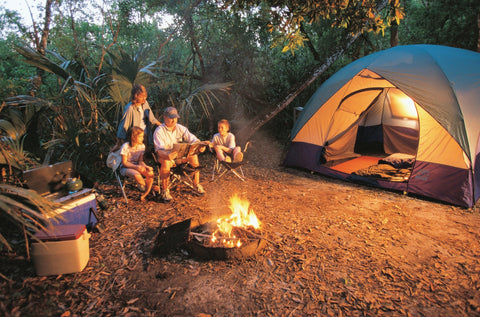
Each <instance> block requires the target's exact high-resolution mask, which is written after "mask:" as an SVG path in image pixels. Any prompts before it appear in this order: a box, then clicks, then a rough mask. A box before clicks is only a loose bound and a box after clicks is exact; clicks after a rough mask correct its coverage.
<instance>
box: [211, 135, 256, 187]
mask: <svg viewBox="0 0 480 317" xmlns="http://www.w3.org/2000/svg"><path fill="white" fill-rule="evenodd" d="M249 144H250V142H247V144H245V148H244V149H243V151H242V153H245V152H246V151H247V148H248V146H249ZM213 154H214V155H215V152H213ZM245 163H247V162H246V161H241V162H225V161H219V160H218V159H217V157H216V156H215V164H214V165H213V171H212V179H211V181H212V182H213V181H214V180H215V175H216V179H219V178H220V177H222V176H223V175H225V174H226V173H228V172H231V173H232V174H234V175H235V176H237V177H238V178H239V179H240V180H241V181H242V182H244V181H245V175H244V174H243V170H242V165H244V164H245Z"/></svg>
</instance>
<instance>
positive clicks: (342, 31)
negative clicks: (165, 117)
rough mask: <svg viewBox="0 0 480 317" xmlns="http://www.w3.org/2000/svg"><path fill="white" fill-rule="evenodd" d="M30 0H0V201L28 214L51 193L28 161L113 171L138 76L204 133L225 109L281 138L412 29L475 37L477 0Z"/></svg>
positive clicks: (235, 121)
mask: <svg viewBox="0 0 480 317" xmlns="http://www.w3.org/2000/svg"><path fill="white" fill-rule="evenodd" d="M27 3H29V2H28V1H27ZM30 5H31V6H32V9H33V8H35V10H32V12H34V13H32V15H31V19H30V20H29V21H27V20H25V19H23V20H22V19H21V17H20V14H19V13H18V12H16V11H12V10H7V9H5V8H3V7H0V87H1V88H0V138H1V143H0V166H1V168H2V181H1V184H0V185H1V188H0V203H1V204H0V205H1V206H2V207H1V208H0V210H1V213H0V215H1V216H2V217H4V216H7V217H11V218H15V217H16V218H15V219H17V221H19V222H21V223H22V222H23V224H24V225H27V226H31V225H32V222H31V221H30V222H25V221H24V220H23V219H26V218H30V220H31V219H32V218H36V217H37V215H36V214H35V215H33V214H30V215H29V216H28V217H26V216H25V213H24V211H25V210H30V209H32V208H33V207H32V204H29V202H31V201H36V202H35V203H34V204H33V205H34V206H35V207H34V208H33V209H37V208H40V209H42V208H48V206H47V205H45V206H44V205H41V204H40V203H39V201H40V200H39V199H40V198H39V197H36V196H34V195H33V194H32V193H31V192H24V191H22V187H23V184H22V180H21V174H22V172H23V171H25V170H28V169H31V168H34V167H37V166H40V165H42V164H52V163H56V162H61V161H65V160H72V161H73V163H74V166H75V169H76V170H77V171H78V172H79V173H80V174H81V175H82V177H83V180H84V182H85V183H86V185H91V184H93V183H95V182H103V181H108V180H109V179H111V178H112V173H111V170H109V169H108V168H107V167H106V166H105V159H106V156H107V155H108V153H109V150H110V148H111V147H112V145H113V144H114V143H115V135H116V130H117V125H118V121H119V119H120V116H121V113H122V111H123V108H124V106H125V105H126V104H127V102H128V99H129V94H130V89H131V87H132V85H133V84H143V85H144V86H146V87H147V90H148V102H149V104H150V106H151V107H152V109H153V111H154V112H155V115H156V117H157V118H159V119H161V114H162V111H163V109H164V108H166V107H168V106H175V107H177V108H178V109H179V110H180V113H181V117H182V123H183V124H185V125H187V126H188V127H189V129H190V130H191V131H192V132H194V133H195V134H196V135H198V136H199V137H200V138H201V139H209V138H211V136H212V135H213V133H214V132H215V130H216V122H217V121H218V120H219V119H220V118H227V119H229V120H230V121H231V123H232V131H233V132H235V133H236V134H237V138H238V140H239V142H240V143H241V144H242V143H243V144H244V143H245V142H246V141H248V140H250V139H251V138H252V137H253V136H254V134H255V132H256V131H257V130H258V129H260V128H262V133H263V134H266V135H268V136H269V137H271V138H274V139H275V140H276V141H278V142H279V143H280V144H284V145H287V144H288V141H289V133H290V130H291V128H292V126H293V122H294V117H295V109H297V107H301V106H303V105H304V104H305V103H306V101H307V100H308V98H309V97H310V96H311V95H312V93H313V92H314V91H315V90H316V89H317V88H318V86H319V85H321V84H322V82H323V81H325V80H326V79H327V78H328V77H330V76H331V75H332V74H333V73H335V72H336V71H337V70H339V69H340V68H341V67H343V66H345V65H346V64H348V63H350V62H352V61H353V60H356V59H358V58H360V57H363V56H365V55H368V54H370V53H373V52H376V51H379V50H383V49H386V48H389V47H391V46H396V45H407V44H420V43H421V44H440V45H446V46H452V47H459V48H464V49H468V50H473V51H480V35H479V27H480V3H479V2H478V0H410V1H405V0H402V1H400V0H382V1H375V0H366V1H340V0H337V1H304V0H298V1H297V0H283V1H258V0H241V1H235V0H224V1H220V0H217V1H214V0H186V1H180V2H179V1H168V0H166V1H164V0H148V1H141V0H126V1H121V0H104V1H97V2H93V3H92V2H91V1H84V0H71V1H59V0H57V1H54V0H46V1H30ZM35 12H37V13H35ZM8 185H12V186H13V187H9V186H8ZM12 188H13V189H12ZM19 206H20V207H22V208H20V209H19V208H18V207H19ZM14 210H23V212H22V213H20V214H16V213H15V211H14ZM32 215H33V216H32ZM2 223H6V222H3V221H2ZM35 224H36V222H35V221H34V222H33V225H35ZM1 232H3V229H2V231H0V233H1ZM0 246H1V248H2V249H3V248H5V247H6V248H10V246H9V245H8V242H7V241H6V239H4V238H3V236H2V235H1V234H0Z"/></svg>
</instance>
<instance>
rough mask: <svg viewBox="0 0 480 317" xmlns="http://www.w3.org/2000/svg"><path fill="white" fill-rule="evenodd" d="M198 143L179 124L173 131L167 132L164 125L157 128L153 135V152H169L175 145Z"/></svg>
mask: <svg viewBox="0 0 480 317" xmlns="http://www.w3.org/2000/svg"><path fill="white" fill-rule="evenodd" d="M197 141H200V140H199V139H198V138H197V137H196V136H195V135H194V134H193V133H191V132H190V131H189V130H188V129H187V128H186V127H184V126H183V125H181V124H178V123H177V124H176V125H175V128H174V129H173V131H171V130H169V129H168V128H167V126H166V125H165V123H163V124H162V125H160V126H158V127H157V128H156V129H155V132H154V133H153V144H154V145H155V151H158V150H165V151H171V150H172V149H173V145H174V144H177V143H182V142H185V143H194V142H197Z"/></svg>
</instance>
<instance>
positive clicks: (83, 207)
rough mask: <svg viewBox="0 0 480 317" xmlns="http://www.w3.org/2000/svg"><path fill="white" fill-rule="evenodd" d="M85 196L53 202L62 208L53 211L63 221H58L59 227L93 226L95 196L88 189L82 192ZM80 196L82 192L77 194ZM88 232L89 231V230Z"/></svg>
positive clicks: (95, 208) (95, 220)
mask: <svg viewBox="0 0 480 317" xmlns="http://www.w3.org/2000/svg"><path fill="white" fill-rule="evenodd" d="M83 191H84V192H85V194H86V196H83V197H82V196H80V195H79V197H78V198H75V199H68V198H69V196H67V197H63V198H61V199H57V200H55V202H59V203H62V206H61V207H60V208H58V209H56V210H55V211H56V212H57V213H59V214H60V216H61V217H62V218H63V219H58V224H60V225H74V224H84V225H86V226H93V225H94V224H95V223H96V222H97V218H96V217H95V213H96V211H97V201H96V196H95V194H93V193H91V190H90V189H84V190H83ZM78 194H82V192H78ZM89 230H90V229H89Z"/></svg>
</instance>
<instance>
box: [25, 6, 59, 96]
mask: <svg viewBox="0 0 480 317" xmlns="http://www.w3.org/2000/svg"><path fill="white" fill-rule="evenodd" d="M53 1H54V0H47V1H46V2H45V20H44V25H43V30H42V37H41V38H40V39H38V37H37V35H36V34H35V38H34V44H35V46H36V49H37V51H38V52H39V53H40V54H42V55H45V51H46V50H47V42H48V35H49V34H50V22H51V20H52V3H53ZM32 19H33V17H32ZM33 25H34V30H35V33H36V28H35V21H33ZM44 75H45V71H44V70H43V69H40V68H37V75H36V76H35V77H33V78H32V89H31V90H30V93H29V94H30V95H31V96H36V94H37V91H38V89H39V88H40V86H41V85H42V84H43V76H44Z"/></svg>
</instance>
